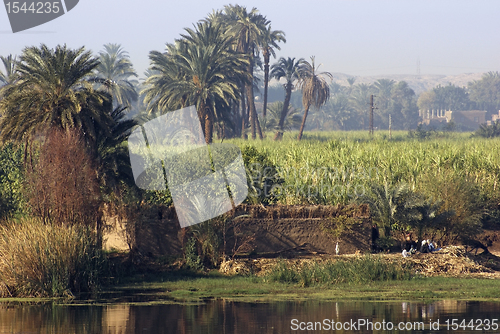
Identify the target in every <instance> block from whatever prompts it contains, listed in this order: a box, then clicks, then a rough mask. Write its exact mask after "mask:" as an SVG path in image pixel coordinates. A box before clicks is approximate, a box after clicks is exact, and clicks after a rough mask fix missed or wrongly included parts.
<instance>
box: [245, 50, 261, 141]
mask: <svg viewBox="0 0 500 334" xmlns="http://www.w3.org/2000/svg"><path fill="white" fill-rule="evenodd" d="M252 54H253V52H252ZM248 73H250V74H251V76H252V80H251V82H250V83H248V84H247V101H248V114H249V117H250V127H251V130H252V139H255V138H256V130H257V123H258V122H259V120H258V119H257V112H256V111H255V100H254V95H253V63H252V62H250V65H248ZM259 128H260V124H259ZM259 138H260V139H262V130H260V129H259Z"/></svg>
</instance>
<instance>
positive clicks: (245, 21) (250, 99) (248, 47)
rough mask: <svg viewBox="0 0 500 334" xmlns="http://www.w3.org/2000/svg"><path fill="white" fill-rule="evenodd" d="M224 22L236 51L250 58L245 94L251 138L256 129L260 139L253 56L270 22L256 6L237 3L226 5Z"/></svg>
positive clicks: (260, 131)
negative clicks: (232, 37)
mask: <svg viewBox="0 0 500 334" xmlns="http://www.w3.org/2000/svg"><path fill="white" fill-rule="evenodd" d="M224 12H225V14H226V20H225V21H226V24H227V28H228V32H229V33H230V34H232V35H233V36H234V37H235V41H236V51H238V52H241V53H244V54H246V55H247V56H248V59H250V62H249V64H248V65H247V71H248V73H249V75H250V77H251V80H250V82H248V83H246V84H245V90H244V91H245V96H246V100H247V104H248V110H249V115H248V116H249V119H250V126H251V132H252V139H255V138H256V131H258V133H259V138H260V139H262V138H263V135H262V130H261V128H260V124H259V119H258V118H257V112H256V110H255V99H254V91H253V82H254V76H253V70H254V58H255V57H256V56H257V53H258V50H259V47H260V43H261V40H262V37H263V34H264V31H266V26H267V25H268V24H269V23H270V22H269V21H268V20H267V19H266V18H265V17H264V16H262V15H260V14H258V10H257V8H252V10H251V11H247V9H246V7H243V6H239V5H226V6H225V7H224Z"/></svg>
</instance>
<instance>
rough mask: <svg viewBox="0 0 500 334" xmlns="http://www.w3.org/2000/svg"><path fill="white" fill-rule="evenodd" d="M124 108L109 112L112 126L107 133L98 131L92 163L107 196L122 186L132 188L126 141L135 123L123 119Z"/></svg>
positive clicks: (132, 181)
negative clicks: (93, 162)
mask: <svg viewBox="0 0 500 334" xmlns="http://www.w3.org/2000/svg"><path fill="white" fill-rule="evenodd" d="M126 109H127V108H126V107H117V108H114V109H113V110H112V111H111V112H110V116H111V118H112V121H113V122H112V126H111V129H110V132H109V133H104V132H102V131H98V133H97V140H96V142H97V150H96V152H95V156H94V157H93V158H94V161H95V162H96V164H95V165H96V166H97V176H98V180H99V183H100V186H101V189H102V190H103V191H104V193H106V194H107V195H108V196H110V195H112V194H113V193H116V192H118V191H119V189H120V186H121V185H122V184H126V185H129V186H132V185H133V184H134V177H133V174H132V168H131V166H130V157H129V153H128V148H127V146H126V144H125V143H126V141H127V139H128V137H129V135H130V133H131V131H132V129H133V128H134V127H135V126H136V125H137V121H135V120H132V119H125V116H126Z"/></svg>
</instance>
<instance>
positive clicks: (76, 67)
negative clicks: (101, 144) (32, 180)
mask: <svg viewBox="0 0 500 334" xmlns="http://www.w3.org/2000/svg"><path fill="white" fill-rule="evenodd" d="M98 65H99V61H98V60H97V59H96V58H94V57H92V55H91V53H90V52H88V51H87V52H86V51H85V49H84V48H83V47H82V48H79V49H76V50H71V49H68V48H67V47H66V45H64V46H60V45H58V46H57V47H56V48H55V49H50V48H49V47H47V46H46V45H44V44H42V45H41V46H40V47H34V46H33V47H27V48H25V49H24V50H23V53H22V55H21V56H20V58H19V62H18V63H17V65H16V73H17V74H16V79H15V81H14V82H13V83H12V84H10V85H7V86H5V87H4V88H3V89H2V90H1V96H0V97H1V98H0V114H1V115H2V118H1V119H0V128H1V129H2V131H1V133H0V141H2V142H5V141H9V140H11V141H27V142H29V140H30V138H32V137H33V136H35V135H37V134H45V133H47V131H48V130H49V129H50V128H58V129H68V128H78V129H80V130H81V131H82V133H83V134H84V138H85V140H86V141H87V142H88V143H91V144H92V146H94V147H95V142H96V133H97V131H98V130H97V129H98V128H101V129H100V131H109V126H110V124H111V121H110V116H109V114H108V113H106V112H104V110H109V106H110V105H111V97H110V95H109V94H107V93H105V92H100V91H96V90H95V89H94V88H93V86H92V84H91V82H90V81H89V79H88V77H89V75H91V74H92V72H93V71H94V69H95V68H96V67H97V66H98Z"/></svg>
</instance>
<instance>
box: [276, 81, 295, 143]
mask: <svg viewBox="0 0 500 334" xmlns="http://www.w3.org/2000/svg"><path fill="white" fill-rule="evenodd" d="M291 97H292V83H291V82H287V84H286V85H285V102H284V103H283V110H281V116H280V121H279V123H278V131H276V134H275V135H274V140H281V139H283V126H284V125H285V118H286V114H287V113H288V107H289V106H290V99H291Z"/></svg>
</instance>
